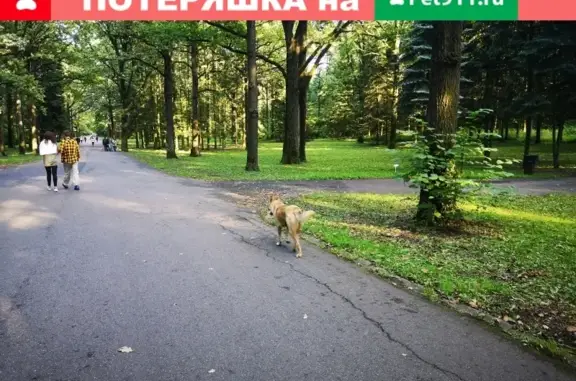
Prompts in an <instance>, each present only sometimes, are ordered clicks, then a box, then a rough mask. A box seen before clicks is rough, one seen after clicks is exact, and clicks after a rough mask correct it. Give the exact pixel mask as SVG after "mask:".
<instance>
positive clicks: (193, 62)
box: [190, 42, 201, 157]
mask: <svg viewBox="0 0 576 381" xmlns="http://www.w3.org/2000/svg"><path fill="white" fill-rule="evenodd" d="M190 66H191V67H192V147H191V148H190V156H193V157H198V156H200V155H201V151H200V139H201V134H200V120H199V119H200V109H199V103H200V101H199V99H200V94H199V92H198V83H199V79H198V44H197V43H196V42H192V43H190Z"/></svg>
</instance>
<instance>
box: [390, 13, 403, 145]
mask: <svg viewBox="0 0 576 381" xmlns="http://www.w3.org/2000/svg"><path fill="white" fill-rule="evenodd" d="M394 32H395V35H394V51H393V52H392V55H391V58H392V95H393V97H392V102H393V104H392V120H391V121H390V139H389V140H388V148H389V149H395V148H396V135H397V132H398V119H399V118H400V115H399V114H400V113H399V110H398V108H399V103H400V102H399V99H398V98H399V96H400V42H401V39H400V30H399V26H398V21H394Z"/></svg>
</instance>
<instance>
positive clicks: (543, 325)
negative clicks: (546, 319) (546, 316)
mask: <svg viewBox="0 0 576 381" xmlns="http://www.w3.org/2000/svg"><path fill="white" fill-rule="evenodd" d="M542 328H544V329H550V327H548V326H547V325H546V324H542Z"/></svg>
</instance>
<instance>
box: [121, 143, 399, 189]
mask: <svg viewBox="0 0 576 381" xmlns="http://www.w3.org/2000/svg"><path fill="white" fill-rule="evenodd" d="M130 154H131V155H132V156H133V157H135V158H136V159H138V160H141V161H143V162H145V163H147V164H149V165H151V166H152V167H154V168H156V169H159V170H162V171H164V172H166V173H169V174H171V175H176V176H183V177H193V178H197V179H204V180H215V181H219V180H220V181H222V180H224V181H225V180H327V179H333V180H343V179H373V178H390V177H394V163H398V164H400V167H401V168H403V167H405V166H406V165H407V163H408V152H407V151H402V150H388V149H386V148H385V147H382V146H380V147H375V146H370V145H362V144H357V143H355V142H350V141H331V140H316V141H313V142H311V143H309V144H308V146H307V150H306V155H307V158H308V161H309V162H308V163H306V164H302V165H281V164H280V159H281V158H282V144H281V143H269V142H265V143H260V144H259V159H260V172H256V173H254V172H246V171H245V170H244V166H245V164H246V151H244V150H242V149H227V150H223V151H203V152H202V156H201V157H199V158H194V157H189V156H188V152H185V151H182V152H180V153H179V159H178V160H166V153H165V151H163V150H162V151H160V150H144V149H139V150H137V149H131V150H130Z"/></svg>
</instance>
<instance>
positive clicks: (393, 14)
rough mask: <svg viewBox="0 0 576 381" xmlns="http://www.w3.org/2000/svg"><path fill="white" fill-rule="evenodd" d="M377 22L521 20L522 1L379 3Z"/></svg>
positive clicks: (404, 0) (411, 0) (378, 0)
mask: <svg viewBox="0 0 576 381" xmlns="http://www.w3.org/2000/svg"><path fill="white" fill-rule="evenodd" d="M375 1H376V4H375V7H376V20H419V21H432V20H444V21H448V20H517V19H518V0H375Z"/></svg>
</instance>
